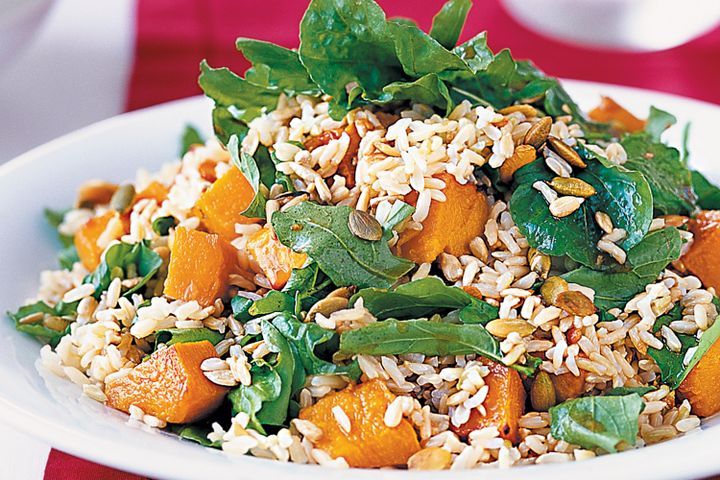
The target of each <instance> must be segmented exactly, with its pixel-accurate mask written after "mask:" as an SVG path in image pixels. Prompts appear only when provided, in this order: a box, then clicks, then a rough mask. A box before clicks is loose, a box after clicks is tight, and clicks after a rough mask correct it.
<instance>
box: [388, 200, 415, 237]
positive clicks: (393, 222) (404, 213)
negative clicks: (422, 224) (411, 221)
mask: <svg viewBox="0 0 720 480" xmlns="http://www.w3.org/2000/svg"><path fill="white" fill-rule="evenodd" d="M414 212H415V207H413V206H412V205H409V204H407V203H405V202H402V201H400V200H395V202H394V203H393V204H392V206H391V207H390V212H389V213H388V216H387V218H386V219H385V221H384V222H383V224H382V227H383V230H385V231H387V232H389V231H391V230H393V229H394V228H395V227H397V226H398V225H400V224H401V223H402V222H404V221H405V220H406V219H407V218H409V217H410V215H412V214H413V213H414Z"/></svg>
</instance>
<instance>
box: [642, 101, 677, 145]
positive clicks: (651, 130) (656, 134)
mask: <svg viewBox="0 0 720 480" xmlns="http://www.w3.org/2000/svg"><path fill="white" fill-rule="evenodd" d="M675 122H677V118H675V116H674V115H672V114H671V113H668V112H666V111H664V110H660V109H659V108H655V107H650V114H649V115H648V119H647V122H646V123H645V132H647V134H648V135H649V136H650V139H651V140H652V141H653V142H660V137H661V136H662V134H663V132H664V131H665V130H667V129H668V128H670V127H672V126H673V125H675Z"/></svg>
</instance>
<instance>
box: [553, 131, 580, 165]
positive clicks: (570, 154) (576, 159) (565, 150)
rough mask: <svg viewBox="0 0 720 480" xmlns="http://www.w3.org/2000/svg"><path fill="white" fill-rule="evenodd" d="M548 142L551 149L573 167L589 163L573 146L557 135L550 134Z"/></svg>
mask: <svg viewBox="0 0 720 480" xmlns="http://www.w3.org/2000/svg"><path fill="white" fill-rule="evenodd" d="M547 143H548V146H549V147H550V149H551V150H552V151H553V152H555V153H557V154H558V155H559V156H560V157H562V159H563V160H565V161H566V162H568V163H569V164H570V165H572V166H573V167H578V168H585V167H587V164H586V163H585V161H584V160H583V159H582V158H581V157H580V154H578V153H577V152H576V151H575V150H573V148H572V147H571V146H570V145H568V144H567V143H565V142H563V141H562V140H560V139H559V138H557V137H553V136H549V137H548V138H547Z"/></svg>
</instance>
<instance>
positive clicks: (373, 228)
mask: <svg viewBox="0 0 720 480" xmlns="http://www.w3.org/2000/svg"><path fill="white" fill-rule="evenodd" d="M348 228H350V231H351V232H352V234H353V235H355V236H356V237H358V238H362V239H363V240H370V241H372V242H374V241H377V240H380V239H381V238H382V234H383V230H382V226H381V225H380V222H378V221H377V219H376V218H375V217H373V216H372V215H370V214H369V213H367V212H363V211H362V210H352V211H351V212H350V216H349V217H348Z"/></svg>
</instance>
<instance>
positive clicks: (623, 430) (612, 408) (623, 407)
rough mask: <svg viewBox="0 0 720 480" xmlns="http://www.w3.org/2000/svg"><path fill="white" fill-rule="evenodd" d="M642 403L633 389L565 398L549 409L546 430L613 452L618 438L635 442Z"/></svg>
mask: <svg viewBox="0 0 720 480" xmlns="http://www.w3.org/2000/svg"><path fill="white" fill-rule="evenodd" d="M644 406H645V404H644V403H643V401H642V399H641V398H640V396H639V395H638V394H637V393H633V394H630V395H624V396H601V397H583V398H575V399H573V400H567V401H566V402H563V403H561V404H560V405H557V406H555V407H552V408H551V409H550V433H551V434H552V436H553V438H556V439H558V440H565V441H566V442H568V443H572V444H574V445H580V446H581V447H583V448H587V449H594V448H602V449H603V450H605V451H606V452H616V451H617V447H618V444H619V443H620V442H624V443H626V444H628V445H635V439H636V437H637V434H638V419H639V417H640V412H641V411H642V409H643V407H644Z"/></svg>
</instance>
